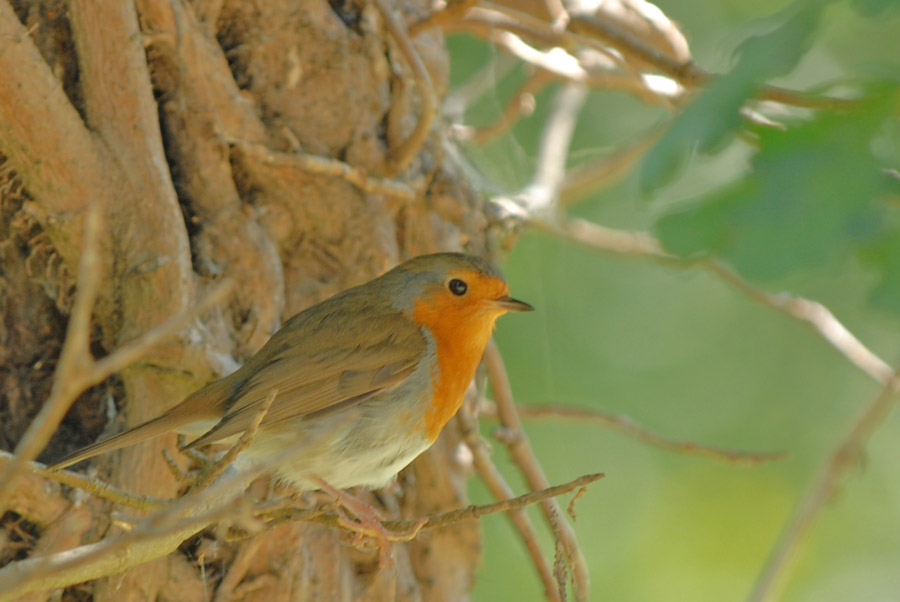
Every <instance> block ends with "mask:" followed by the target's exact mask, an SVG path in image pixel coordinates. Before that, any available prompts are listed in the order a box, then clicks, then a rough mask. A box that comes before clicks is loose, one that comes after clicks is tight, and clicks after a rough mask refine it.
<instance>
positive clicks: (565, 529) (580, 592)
mask: <svg viewBox="0 0 900 602" xmlns="http://www.w3.org/2000/svg"><path fill="white" fill-rule="evenodd" d="M484 363H485V367H486V368H487V373H488V379H489V380H490V382H491V387H492V389H493V391H494V397H495V399H496V403H497V412H498V415H499V417H500V421H501V422H502V423H503V426H504V427H506V429H507V430H508V431H509V433H510V435H511V436H510V438H509V440H508V441H507V442H505V443H506V446H507V449H508V450H509V454H510V456H511V457H512V459H513V462H515V464H516V466H518V467H519V470H520V471H521V472H522V475H523V476H524V477H525V480H526V481H527V482H528V485H529V487H531V489H532V490H540V489H546V488H547V487H549V482H548V481H547V476H546V475H545V474H544V471H543V469H542V468H541V465H540V463H539V462H538V460H537V457H536V456H535V455H534V450H532V449H531V444H530V443H529V441H528V437H526V435H525V431H524V429H523V428H522V422H521V420H520V419H519V414H518V409H517V407H516V402H515V399H514V398H513V395H512V388H511V387H510V385H509V379H508V377H507V375H506V367H505V366H504V365H503V358H502V357H501V356H500V351H499V349H497V345H496V343H494V342H493V340H492V341H491V342H490V343H488V346H487V349H486V350H485V352H484ZM541 508H542V509H543V510H544V514H545V515H546V517H547V522H549V523H550V526H551V527H552V528H553V531H554V534H555V535H556V538H557V539H558V540H559V541H560V543H561V544H562V546H563V550H564V551H565V554H566V557H567V558H568V559H569V566H570V568H571V570H572V575H573V578H574V585H575V587H574V590H575V598H576V599H577V600H579V601H580V600H589V599H590V575H589V573H588V568H587V562H586V561H585V559H584V555H583V554H582V552H581V548H580V547H579V546H578V540H577V538H576V537H575V531H574V529H572V526H571V525H570V524H569V523H568V522H566V521H565V520H561V518H560V517H561V515H562V510H561V508H560V505H559V503H558V502H557V501H556V500H555V499H552V498H551V499H546V500H544V501H543V502H541Z"/></svg>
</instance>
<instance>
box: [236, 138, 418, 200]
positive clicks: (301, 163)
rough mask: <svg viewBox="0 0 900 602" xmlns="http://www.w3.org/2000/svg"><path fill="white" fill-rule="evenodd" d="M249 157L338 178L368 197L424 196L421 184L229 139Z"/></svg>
mask: <svg viewBox="0 0 900 602" xmlns="http://www.w3.org/2000/svg"><path fill="white" fill-rule="evenodd" d="M229 142H230V143H231V144H233V145H234V146H235V147H236V148H237V149H238V150H240V152H241V153H243V154H244V155H245V156H246V157H247V158H249V159H251V160H253V161H256V162H258V163H261V164H265V165H274V166H281V167H288V168H290V169H297V170H300V171H304V172H308V173H313V174H319V175H326V176H334V177H336V178H341V179H342V180H345V181H347V182H349V183H350V184H352V185H353V186H356V187H357V188H359V190H361V191H362V192H365V193H367V194H380V195H384V196H386V197H388V198H393V199H397V200H399V201H403V202H411V201H414V200H415V199H416V198H418V197H419V196H420V192H419V191H418V184H420V183H418V182H415V181H413V182H410V183H406V182H400V181H398V180H389V179H385V178H374V177H371V176H369V175H368V174H367V173H366V170H365V169H362V168H360V167H353V166H352V165H349V164H347V163H344V162H343V161H338V160H337V159H331V158H329V157H320V156H316V155H308V154H304V153H281V152H278V151H273V150H271V149H269V148H267V147H265V146H263V145H262V144H254V143H252V142H247V141H244V140H229Z"/></svg>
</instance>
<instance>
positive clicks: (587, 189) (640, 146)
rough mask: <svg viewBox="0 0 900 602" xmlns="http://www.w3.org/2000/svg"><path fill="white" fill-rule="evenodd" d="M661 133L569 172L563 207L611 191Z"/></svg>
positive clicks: (562, 193)
mask: <svg viewBox="0 0 900 602" xmlns="http://www.w3.org/2000/svg"><path fill="white" fill-rule="evenodd" d="M659 134H660V132H659V131H658V130H656V129H654V130H653V131H652V132H650V133H649V134H647V135H645V136H643V137H642V138H639V139H638V140H637V141H636V142H633V143H631V144H629V145H628V146H626V147H625V148H621V149H618V150H617V151H616V152H615V153H613V154H611V155H604V156H602V157H597V158H596V159H593V160H590V161H587V162H585V163H582V164H580V165H578V166H576V167H573V168H572V169H570V170H568V171H567V172H566V178H565V180H563V183H562V186H561V187H560V190H559V204H560V206H561V207H569V206H571V205H573V204H575V202H576V201H578V200H580V199H582V198H584V197H586V196H588V195H590V194H591V193H593V192H594V191H597V190H601V189H603V188H608V187H609V186H611V185H612V184H614V183H615V182H617V181H619V180H621V179H622V178H624V177H625V176H626V175H627V174H628V172H630V171H631V169H632V167H634V166H635V165H636V164H637V162H638V161H639V160H640V159H641V158H643V156H644V153H645V152H646V151H647V150H648V149H649V148H650V147H651V146H653V144H654V143H655V142H656V141H657V140H658V139H659Z"/></svg>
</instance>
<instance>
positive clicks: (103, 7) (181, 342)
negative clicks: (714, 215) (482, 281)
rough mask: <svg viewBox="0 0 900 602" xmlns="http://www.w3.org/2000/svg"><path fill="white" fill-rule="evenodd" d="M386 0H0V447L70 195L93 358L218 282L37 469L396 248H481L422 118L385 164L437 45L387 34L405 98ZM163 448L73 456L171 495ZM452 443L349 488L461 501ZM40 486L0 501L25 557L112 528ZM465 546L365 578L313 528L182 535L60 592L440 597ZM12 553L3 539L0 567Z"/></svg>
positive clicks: (407, 251)
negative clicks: (232, 538)
mask: <svg viewBox="0 0 900 602" xmlns="http://www.w3.org/2000/svg"><path fill="white" fill-rule="evenodd" d="M389 4H390V6H389V7H388V9H389V10H388V11H386V12H382V11H381V10H379V5H378V3H372V2H362V1H358V2H357V1H353V0H347V1H345V2H340V1H332V2H330V3H328V2H323V1H306V2H291V1H288V0H266V1H265V2H241V1H237V0H235V1H229V0H224V1H222V0H219V1H216V0H195V1H193V2H183V1H180V0H176V1H174V2H156V1H153V0H138V2H136V3H134V2H130V1H128V0H108V1H105V2H95V1H94V0H72V1H71V2H69V3H65V4H64V3H61V2H58V1H57V0H43V1H42V0H33V1H29V0H22V1H18V2H16V1H14V2H11V3H10V2H9V1H8V0H0V73H2V74H3V75H2V76H0V154H2V156H0V160H2V168H0V202H2V205H0V262H2V267H3V271H2V274H0V287H2V289H3V290H2V295H0V317H2V322H0V379H2V385H0V420H2V423H3V425H4V426H3V429H2V433H0V437H2V439H0V445H2V447H3V448H4V449H12V448H13V446H15V445H16V443H17V441H18V439H19V438H20V436H21V435H22V433H23V432H24V430H25V428H26V427H27V425H28V423H29V421H30V420H31V418H32V417H33V416H34V415H35V414H36V412H37V411H38V409H39V408H40V405H41V404H42V403H43V401H44V399H46V397H47V396H48V394H49V389H50V381H51V373H52V368H53V366H54V364H55V363H56V361H57V358H58V357H59V352H60V348H61V345H62V342H63V339H64V338H65V326H66V321H67V316H68V315H69V312H70V310H71V304H72V291H73V287H74V283H75V277H76V275H77V270H78V265H79V257H80V253H81V249H82V243H83V235H84V216H85V215H86V211H87V209H88V207H89V206H91V205H96V206H99V208H100V209H101V212H102V215H103V218H104V219H103V230H102V240H101V241H100V250H101V253H102V255H101V257H102V269H103V278H102V287H101V291H100V296H99V299H98V303H97V305H96V307H95V309H94V316H93V324H94V327H95V328H94V331H93V335H92V347H93V349H92V351H93V353H94V354H95V355H104V354H106V353H110V352H111V351H113V350H114V349H116V348H117V347H119V346H121V345H122V344H123V343H124V342H127V341H129V340H131V339H134V338H135V337H136V336H138V335H140V334H141V333H143V332H146V331H147V330H150V329H151V328H153V327H154V326H157V325H158V324H160V323H161V322H163V321H164V320H166V319H167V318H169V317H170V316H172V315H174V314H176V313H178V312H179V311H181V310H183V309H185V308H187V307H190V306H192V305H193V304H195V303H196V302H197V300H198V299H199V298H200V296H201V295H202V293H203V292H204V291H205V290H207V289H209V288H211V287H212V286H213V285H214V284H215V283H217V282H218V281H221V280H222V279H224V278H230V279H232V280H233V281H234V282H235V283H236V287H235V289H234V291H235V292H234V293H233V294H232V295H231V297H230V298H229V299H228V301H227V303H226V304H225V305H224V306H221V307H219V308H217V310H215V311H212V312H209V313H208V315H206V316H204V318H203V319H202V321H201V322H197V323H195V324H194V325H193V326H192V327H191V328H190V329H189V330H187V331H184V332H183V333H182V336H181V337H180V338H178V339H177V340H174V341H169V342H168V343H165V344H163V345H158V346H156V347H155V348H154V350H153V352H152V353H151V354H150V355H148V356H145V357H143V358H142V359H141V360H140V361H139V362H138V363H136V364H133V365H132V366H130V367H129V368H128V369H126V370H125V371H123V372H122V373H121V374H120V375H119V376H118V377H116V378H114V379H111V380H109V381H107V382H105V383H103V384H101V385H99V386H96V387H94V388H93V389H91V390H90V391H89V392H88V393H86V394H85V395H83V396H82V397H81V399H79V401H78V402H77V403H76V404H75V406H74V407H73V409H72V410H71V411H70V413H69V415H68V416H67V418H66V420H65V421H64V422H63V425H62V426H61V428H60V429H59V432H58V435H57V437H56V438H55V439H54V440H53V441H52V443H51V445H50V446H49V447H48V448H47V449H46V450H45V452H44V454H43V455H42V456H41V459H46V460H53V459H56V458H59V457H61V456H62V455H63V454H64V453H66V452H67V451H71V450H73V449H75V448H76V447H79V446H81V445H83V444H85V443H87V442H89V441H92V440H94V439H96V438H97V437H98V436H99V435H100V433H101V431H102V430H103V429H107V430H108V431H118V430H121V429H122V428H124V427H125V426H127V425H132V424H135V423H138V422H142V421H144V420H146V419H147V418H149V417H152V416H155V415H157V414H159V413H160V412H161V411H163V410H164V409H166V408H167V407H170V406H171V405H174V404H175V403H177V402H178V401H180V400H181V399H182V398H183V397H184V396H185V395H186V394H188V393H189V392H191V391H192V390H194V389H196V388H197V387H199V386H200V385H201V384H203V383H204V382H206V381H208V380H210V379H211V378H214V377H215V376H216V375H218V374H221V373H222V372H223V371H225V370H228V369H230V367H233V364H234V362H233V361H232V358H233V359H234V360H237V361H243V360H245V359H246V358H247V357H249V356H250V355H251V354H252V353H253V352H255V351H256V350H257V349H259V347H260V346H261V345H262V344H263V343H264V342H265V341H266V339H267V338H268V336H269V335H270V334H271V333H272V332H273V331H274V329H275V328H276V327H277V326H278V324H279V323H280V322H281V321H282V320H284V319H285V318H287V317H289V316H291V315H293V314H295V313H297V312H298V311H300V310H302V309H303V308H305V307H307V306H309V305H311V304H313V303H315V302H318V301H321V300H322V299H325V298H326V297H328V296H330V295H332V294H334V293H336V292H337V291H340V290H342V289H344V288H347V287H349V286H352V285H355V284H359V283H361V282H364V281H366V280H368V279H370V278H371V277H373V276H375V275H377V274H379V273H381V272H383V271H385V270H386V269H388V268H389V267H391V266H393V265H394V264H396V263H397V262H399V261H401V260H402V259H404V258H407V257H411V256H415V255H418V254H421V253H426V252H432V251H437V250H451V249H461V248H462V247H463V245H465V248H466V249H468V250H469V251H472V252H475V253H480V254H486V253H488V252H489V251H490V249H488V240H489V237H488V226H487V224H488V222H487V220H486V219H485V217H484V215H483V212H482V206H481V204H480V200H479V198H478V197H477V195H475V194H474V193H473V192H472V191H471V189H470V188H469V186H468V185H467V183H466V181H465V179H464V177H462V176H461V175H460V173H459V170H458V169H457V168H456V167H455V166H454V165H453V164H452V163H451V162H450V159H449V157H448V156H447V155H445V153H444V152H443V139H442V137H441V134H440V132H439V130H438V128H432V129H431V130H430V134H429V135H428V137H427V139H425V141H424V144H422V145H421V148H418V149H414V150H416V152H414V153H413V154H412V155H411V157H412V160H411V162H410V161H401V163H400V164H398V160H397V152H398V151H397V149H399V148H401V147H402V146H403V145H404V144H407V143H408V142H409V141H410V138H411V137H413V136H414V135H415V131H416V129H417V127H420V121H421V120H422V119H423V114H424V115H425V119H427V118H428V115H427V113H428V110H427V104H428V102H427V101H428V98H427V95H429V94H434V95H436V96H437V97H438V99H439V98H441V97H442V96H443V94H444V92H445V90H446V81H447V75H448V58H447V54H446V51H445V48H444V45H443V38H442V36H441V34H440V32H439V31H438V30H429V31H425V32H423V33H421V34H419V35H418V36H417V37H416V38H414V39H413V40H412V42H413V53H414V55H417V56H418V57H420V58H421V61H422V62H423V63H424V65H425V68H426V69H427V75H428V76H430V80H431V84H430V85H431V88H432V89H425V88H426V87H427V85H428V84H427V78H425V79H423V78H422V77H421V75H417V74H416V72H415V69H414V67H413V66H411V65H410V62H409V60H410V55H409V53H408V52H405V51H404V50H403V48H402V42H403V40H402V39H400V38H398V37H397V34H396V33H391V32H392V30H391V28H390V27H389V26H388V25H389V23H388V20H389V19H394V20H396V21H397V22H398V23H399V24H401V26H404V25H405V24H406V23H407V22H412V21H415V20H418V19H420V18H422V17H424V16H425V15H427V13H428V10H429V9H428V6H429V5H430V2H427V1H426V0H405V1H402V2H400V1H397V2H392V3H389ZM425 125H426V126H427V125H428V124H427V123H426V124H425ZM407 146H408V144H407ZM402 163H408V165H403V164H402ZM223 358H225V359H223ZM113 402H114V403H113ZM113 410H115V411H113ZM110 417H111V418H112V420H111V424H107V422H108V419H109V418H110ZM173 443H174V440H173V439H171V438H169V439H166V438H164V439H161V440H157V441H154V442H151V443H148V444H145V445H140V446H136V447H134V448H132V449H127V450H125V451H123V452H122V453H121V454H113V455H112V457H110V458H101V459H98V460H97V461H96V462H95V463H94V464H93V467H94V468H95V469H96V470H97V471H98V474H99V475H100V476H103V477H106V478H108V479H109V480H111V481H112V482H113V483H115V484H117V485H119V486H120V487H122V488H123V489H125V490H127V491H130V492H135V493H141V494H147V495H153V496H158V497H172V496H174V495H176V494H177V492H178V484H177V483H176V481H175V479H174V478H173V476H172V475H171V473H170V471H169V470H168V469H167V467H166V466H165V463H164V461H163V459H162V456H161V454H160V450H161V449H162V448H163V447H168V448H170V449H171V448H172V445H173ZM456 445H457V439H456V429H453V428H448V429H445V432H444V435H443V436H442V438H441V439H440V441H439V442H438V444H437V445H435V446H434V448H432V449H431V450H430V451H429V452H427V453H426V454H424V455H423V456H422V457H420V458H419V459H418V460H417V461H416V462H415V463H414V464H413V465H412V466H411V467H409V468H408V469H407V470H406V471H404V473H402V474H401V476H400V478H399V482H398V486H397V487H395V488H390V489H388V490H386V491H382V492H379V493H378V494H377V496H375V495H372V496H371V497H370V500H371V501H373V503H378V504H381V505H383V506H384V507H385V508H386V512H389V513H395V514H398V515H400V516H403V517H418V516H422V515H424V514H426V513H431V512H436V511H440V510H445V509H451V508H456V507H459V506H461V505H463V504H464V503H465V497H466V493H465V477H466V474H465V468H464V467H462V466H461V465H460V464H459V463H458V462H457V461H455V460H454V458H455V454H454V450H455V448H456ZM26 485H27V479H23V480H21V482H20V486H21V487H23V488H24V487H25V486H26ZM23 491H24V489H23ZM48 497H49V499H48V500H42V501H41V502H40V503H34V502H33V501H32V502H31V503H29V502H28V501H27V498H21V499H22V500H25V501H18V502H17V501H16V500H15V499H14V500H13V502H11V503H12V506H11V507H10V510H9V511H8V512H7V514H6V515H4V517H3V521H4V525H5V526H6V527H7V529H8V530H9V529H10V528H11V527H10V525H13V524H15V525H18V528H19V530H20V531H23V532H26V533H28V537H30V538H31V540H32V543H34V542H35V541H36V542H37V543H36V544H35V545H36V546H37V547H38V548H41V546H43V548H41V549H46V550H50V551H59V550H62V549H65V548H66V547H72V546H74V545H78V544H85V543H89V542H91V541H96V540H98V539H100V538H101V536H103V535H104V534H105V533H106V532H107V530H108V529H115V528H116V527H115V526H114V525H111V523H110V521H111V518H110V513H111V512H113V511H117V512H118V511H121V508H117V507H116V508H113V507H111V506H110V505H108V504H105V503H101V502H97V501H90V502H88V503H87V505H73V506H71V507H68V508H56V507H54V508H55V509H51V510H48V509H47V508H48V504H51V505H52V504H59V501H60V499H62V497H63V495H62V494H60V493H58V492H57V493H56V494H54V495H51V496H48ZM71 497H72V499H74V498H75V497H76V494H74V493H72V494H71ZM16 499H19V498H16ZM63 526H65V527H63ZM54 534H55V535H54ZM479 546H480V541H479V533H478V527H477V523H475V522H467V523H463V524H460V525H456V526H454V527H453V528H452V529H446V530H439V529H436V530H433V531H430V532H428V533H424V534H421V535H420V536H419V537H417V538H416V539H415V540H414V541H413V542H411V543H409V544H394V548H393V551H394V557H395V566H394V567H393V569H391V570H382V571H379V570H378V557H377V554H376V553H375V552H371V553H369V552H364V551H359V550H357V549H355V548H354V547H352V546H350V545H348V544H347V542H346V540H345V539H344V538H342V537H341V536H340V534H339V533H338V531H336V530H334V529H330V528H327V527H324V526H321V525H316V524H312V523H300V522H293V523H286V524H283V525H281V526H279V527H277V528H275V529H273V530H269V531H266V532H263V533H260V534H258V535H255V536H253V537H251V538H249V539H245V540H242V541H238V542H228V541H226V540H224V539H223V538H221V537H219V534H218V533H216V532H213V531H210V530H207V531H204V532H202V533H200V534H198V535H196V536H194V537H193V538H191V539H189V540H188V541H187V542H185V543H184V544H183V545H181V546H180V547H179V549H178V550H177V551H176V552H174V553H173V554H171V555H169V556H168V557H164V558H159V559H156V560H153V561H151V562H149V563H145V564H142V565H140V566H139V567H136V568H131V569H129V570H128V571H126V572H125V573H123V574H120V575H116V576H112V577H108V578H104V579H101V580H98V581H95V582H92V583H90V584H87V585H82V586H78V587H77V593H76V592H75V590H71V591H70V593H71V595H72V596H73V597H72V598H69V599H86V596H87V595H88V594H89V593H92V594H93V597H94V599H95V600H152V599H159V600H173V601H174V600H201V599H213V598H215V599H216V600H226V599H243V600H248V601H250V600H264V601H266V602H274V601H276V600H373V601H375V600H394V599H398V600H459V599H464V598H466V592H467V591H468V589H469V588H470V586H471V584H472V580H473V574H474V571H475V567H476V565H477V562H478V558H479ZM20 556H21V555H19V556H17V555H16V552H15V550H12V551H10V550H8V549H7V550H4V551H3V552H2V556H0V563H2V562H9V561H12V560H16V559H18V558H19V557H20ZM46 596H47V594H44V595H43V597H42V598H34V599H46Z"/></svg>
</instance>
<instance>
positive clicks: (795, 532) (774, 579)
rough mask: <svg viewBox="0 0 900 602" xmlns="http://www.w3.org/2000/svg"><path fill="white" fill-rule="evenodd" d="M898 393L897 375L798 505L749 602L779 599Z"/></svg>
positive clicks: (888, 382) (866, 412) (892, 407)
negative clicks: (824, 512) (820, 520)
mask: <svg viewBox="0 0 900 602" xmlns="http://www.w3.org/2000/svg"><path fill="white" fill-rule="evenodd" d="M898 391H900V377H898V375H897V372H894V373H892V376H891V377H890V378H889V379H888V380H887V382H886V383H885V385H884V386H883V387H882V389H881V391H880V392H879V393H878V396H877V397H876V398H875V400H874V401H873V402H872V403H871V404H869V406H868V407H867V408H866V410H865V411H864V412H863V413H862V415H860V417H859V418H858V419H857V420H856V421H855V422H854V423H853V427H852V428H851V429H850V432H849V434H848V435H847V437H846V438H845V439H844V441H843V442H842V443H841V445H840V446H839V447H838V449H837V450H836V451H835V452H834V454H833V455H832V456H831V459H830V461H829V462H828V464H827V465H826V466H825V468H824V469H823V471H822V473H821V474H820V475H819V476H818V478H817V479H816V480H815V481H813V483H812V484H811V485H810V487H809V489H808V490H807V492H806V495H805V496H804V497H803V499H802V500H801V501H800V502H799V503H798V504H797V507H796V509H795V511H794V516H793V518H792V519H791V520H790V522H789V523H788V524H787V525H785V527H784V528H783V529H782V531H781V535H780V536H779V539H778V543H777V545H775V547H774V548H773V549H772V552H771V554H770V556H769V559H768V561H767V562H766V566H765V568H764V569H763V571H762V573H761V574H760V576H759V578H758V579H757V582H756V585H755V586H754V589H753V592H752V593H751V594H750V597H749V598H748V599H747V600H748V602H767V601H769V600H774V599H775V597H776V596H777V595H778V592H779V591H780V590H781V588H782V587H783V586H784V585H785V581H786V579H787V577H788V574H789V572H790V570H791V568H792V567H793V565H794V563H795V562H796V560H797V558H798V556H799V555H800V553H801V551H802V548H803V545H804V544H805V543H806V541H807V539H808V537H809V534H810V532H811V531H812V528H813V527H814V526H815V523H816V520H817V519H818V518H819V516H820V515H821V513H822V510H823V508H824V507H825V505H826V504H827V503H828V502H829V501H830V500H831V499H832V498H833V497H834V494H835V492H836V491H837V489H838V487H839V486H840V481H841V480H842V479H843V478H845V477H846V475H847V473H848V472H849V471H850V469H851V468H853V467H854V466H856V465H857V464H858V463H859V460H860V456H861V455H862V452H863V450H864V448H865V445H866V443H867V442H868V441H869V439H870V438H871V437H872V434H873V433H874V432H875V431H876V430H877V429H878V427H880V426H881V425H882V424H883V423H884V421H885V419H886V418H887V417H888V415H889V414H890V412H891V410H893V409H894V406H895V405H896V404H895V402H896V394H897V392H898Z"/></svg>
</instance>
